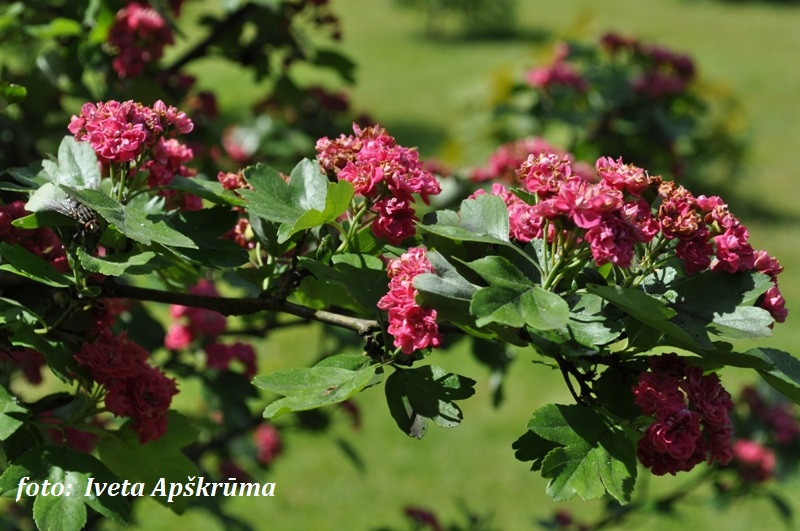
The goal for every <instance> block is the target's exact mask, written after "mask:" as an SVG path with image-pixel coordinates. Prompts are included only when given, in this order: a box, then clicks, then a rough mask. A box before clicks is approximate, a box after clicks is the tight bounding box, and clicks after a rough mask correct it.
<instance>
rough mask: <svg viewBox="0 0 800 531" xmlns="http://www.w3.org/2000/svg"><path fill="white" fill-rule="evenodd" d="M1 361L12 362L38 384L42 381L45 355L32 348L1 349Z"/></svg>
mask: <svg viewBox="0 0 800 531" xmlns="http://www.w3.org/2000/svg"><path fill="white" fill-rule="evenodd" d="M0 361H7V362H10V363H11V364H12V365H14V366H16V367H18V368H19V369H21V370H22V374H23V375H24V376H25V379H26V380H28V382H30V383H32V384H34V385H36V384H40V383H42V367H44V365H45V362H44V356H42V353H41V352H37V351H35V350H33V349H30V348H24V349H20V350H9V351H5V350H0Z"/></svg>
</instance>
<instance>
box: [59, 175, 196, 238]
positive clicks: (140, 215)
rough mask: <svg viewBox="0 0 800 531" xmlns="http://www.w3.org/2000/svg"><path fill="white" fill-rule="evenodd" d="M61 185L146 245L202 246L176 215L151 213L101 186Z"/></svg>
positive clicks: (125, 232)
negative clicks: (178, 223)
mask: <svg viewBox="0 0 800 531" xmlns="http://www.w3.org/2000/svg"><path fill="white" fill-rule="evenodd" d="M61 188H62V189H63V190H64V191H66V192H67V193H68V194H69V195H70V196H72V197H73V198H75V199H77V200H78V201H80V202H81V203H83V204H84V205H86V206H87V207H88V208H91V209H92V210H94V211H95V212H97V214H98V215H99V216H100V217H102V218H103V219H105V220H106V221H108V222H109V223H110V224H112V225H114V226H115V227H116V228H117V229H118V230H119V231H120V232H121V233H122V234H124V235H125V236H127V237H129V238H130V239H132V240H135V241H137V242H140V243H143V244H145V245H150V244H151V243H152V242H156V243H160V244H163V245H167V246H170V247H187V248H190V249H197V248H198V245H197V244H196V243H195V242H194V241H193V240H192V239H191V238H189V237H188V236H186V235H185V234H183V233H182V232H181V231H178V230H176V229H175V228H174V227H173V226H172V225H171V222H172V219H173V217H174V216H173V217H171V216H167V215H163V214H148V213H147V212H145V211H144V210H141V209H139V208H136V207H135V206H133V205H129V206H127V207H126V206H124V205H122V203H119V202H118V201H115V200H114V199H112V198H110V197H109V196H107V195H106V194H104V193H103V192H100V191H98V190H88V189H87V190H79V189H75V188H71V187H69V186H64V185H62V186H61Z"/></svg>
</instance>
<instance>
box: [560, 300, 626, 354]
mask: <svg viewBox="0 0 800 531" xmlns="http://www.w3.org/2000/svg"><path fill="white" fill-rule="evenodd" d="M621 316H622V314H621V312H619V311H618V310H616V308H614V307H613V306H612V305H611V304H609V303H608V302H606V301H605V300H603V299H602V298H600V297H598V296H597V295H593V294H591V293H586V294H582V295H578V296H576V297H575V300H574V303H573V305H572V308H571V309H570V314H569V322H568V323H567V328H568V329H569V332H570V335H571V337H572V339H574V340H575V341H577V342H578V343H580V344H581V345H584V346H586V347H597V346H600V345H607V344H609V343H611V342H612V341H614V340H615V339H617V338H618V337H619V336H620V335H622V332H623V326H622V322H621V321H620V317H621Z"/></svg>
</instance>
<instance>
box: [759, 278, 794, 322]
mask: <svg viewBox="0 0 800 531" xmlns="http://www.w3.org/2000/svg"><path fill="white" fill-rule="evenodd" d="M761 307H762V308H764V309H765V310H767V311H768V312H769V314H770V315H771V316H772V318H773V319H775V321H776V322H778V323H782V322H784V321H785V320H786V317H787V316H788V315H789V310H787V309H786V301H785V300H784V298H783V295H781V291H780V290H779V289H778V286H777V284H776V285H774V286H772V287H771V288H769V289H768V290H767V292H766V293H764V296H763V300H762V301H761Z"/></svg>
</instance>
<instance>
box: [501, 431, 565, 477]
mask: <svg viewBox="0 0 800 531" xmlns="http://www.w3.org/2000/svg"><path fill="white" fill-rule="evenodd" d="M558 447H559V445H558V444H556V443H554V442H553V441H548V440H547V439H544V438H542V437H539V436H538V435H536V434H535V433H533V432H532V431H530V430H528V431H526V432H525V433H523V434H522V435H521V436H520V437H519V438H518V439H517V440H516V441H514V444H512V445H511V448H512V449H513V450H515V451H514V457H516V458H517V459H518V460H520V461H522V462H525V461H532V462H533V463H532V464H531V471H532V472H535V471H537V470H541V468H542V461H543V460H544V458H545V456H546V455H547V454H549V453H550V452H552V451H553V450H554V449H556V448H558Z"/></svg>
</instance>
